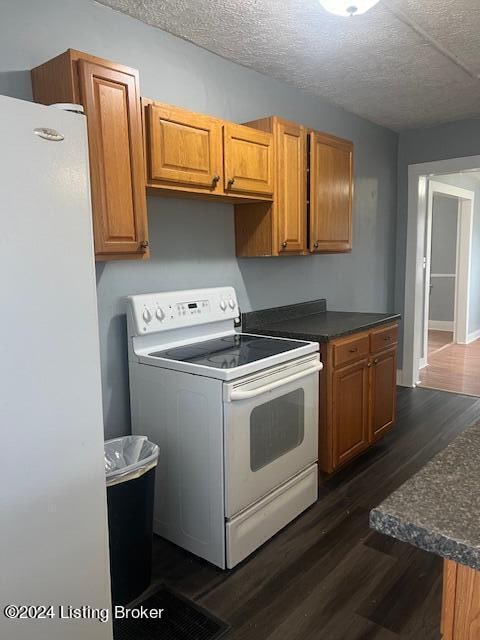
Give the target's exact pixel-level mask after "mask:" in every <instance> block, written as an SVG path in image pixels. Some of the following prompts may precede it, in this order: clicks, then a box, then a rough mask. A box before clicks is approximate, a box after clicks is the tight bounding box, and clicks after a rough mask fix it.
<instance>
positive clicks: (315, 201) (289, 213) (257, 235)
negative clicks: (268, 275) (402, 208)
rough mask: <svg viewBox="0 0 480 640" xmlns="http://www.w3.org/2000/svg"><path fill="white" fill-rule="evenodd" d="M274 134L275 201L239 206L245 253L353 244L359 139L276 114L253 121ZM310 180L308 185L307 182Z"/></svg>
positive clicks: (327, 249) (239, 242)
mask: <svg viewBox="0 0 480 640" xmlns="http://www.w3.org/2000/svg"><path fill="white" fill-rule="evenodd" d="M247 124H248V126H249V127H255V128H257V129H261V130H263V131H268V132H270V133H272V134H273V144H274V150H275V188H274V194H275V195H274V199H273V203H272V204H269V205H265V204H248V205H247V204H246V205H243V204H242V205H238V206H236V207H235V231H236V247H237V255H238V256H240V257H255V256H278V255H302V254H306V253H308V252H311V253H336V252H346V251H350V250H351V248H352V196H353V144H352V142H350V141H348V140H343V139H342V138H337V137H335V136H331V135H328V134H325V133H320V132H318V131H311V130H310V131H308V133H307V131H306V129H305V128H304V127H302V126H301V125H298V124H295V123H293V122H287V121H285V120H282V119H281V118H278V117H277V116H271V117H269V118H263V119H261V120H255V121H253V122H248V123H247ZM307 182H308V184H307Z"/></svg>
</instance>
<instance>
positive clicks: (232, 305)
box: [228, 298, 235, 309]
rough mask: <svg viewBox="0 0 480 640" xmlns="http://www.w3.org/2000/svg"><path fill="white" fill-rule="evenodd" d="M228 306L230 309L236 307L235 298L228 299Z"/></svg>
mask: <svg viewBox="0 0 480 640" xmlns="http://www.w3.org/2000/svg"><path fill="white" fill-rule="evenodd" d="M228 306H229V307H230V309H235V300H232V299H231V298H230V300H229V301H228Z"/></svg>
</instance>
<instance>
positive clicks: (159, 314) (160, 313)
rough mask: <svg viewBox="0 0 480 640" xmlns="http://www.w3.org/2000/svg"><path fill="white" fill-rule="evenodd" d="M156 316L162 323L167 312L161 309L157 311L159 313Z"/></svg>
mask: <svg viewBox="0 0 480 640" xmlns="http://www.w3.org/2000/svg"><path fill="white" fill-rule="evenodd" d="M155 315H156V316H157V320H160V322H161V321H162V320H163V319H164V318H165V312H164V311H163V309H160V307H159V308H158V309H157V313H156V314H155Z"/></svg>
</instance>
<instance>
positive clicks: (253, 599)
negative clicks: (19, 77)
mask: <svg viewBox="0 0 480 640" xmlns="http://www.w3.org/2000/svg"><path fill="white" fill-rule="evenodd" d="M479 416H480V400H478V399H476V398H470V397H468V396H461V395H455V394H451V393H443V392H441V391H432V390H430V389H407V388H399V390H398V421H397V425H396V428H395V429H393V430H392V432H391V433H389V434H388V435H387V436H386V437H385V439H384V440H382V441H381V442H379V443H378V445H377V446H376V447H374V448H373V449H372V450H371V451H370V452H368V453H366V454H365V455H364V456H362V457H361V458H360V459H359V460H358V461H357V462H356V463H354V464H352V465H351V466H349V467H348V468H346V469H344V470H343V471H341V472H339V473H338V474H336V475H335V476H334V477H332V478H330V479H329V480H327V481H326V482H325V483H324V484H323V485H322V486H321V488H320V499H319V501H318V502H316V503H315V504H314V505H313V506H312V507H311V508H310V509H308V510H307V511H306V512H305V513H304V514H303V515H301V516H300V517H298V518H297V519H296V520H295V521H294V522H292V523H291V524H290V525H289V526H287V527H286V528H285V529H283V530H282V531H281V532H280V533H278V534H277V535H276V536H275V537H274V538H273V539H272V540H270V541H269V542H268V543H267V544H265V545H264V546H263V547H261V548H260V549H259V550H258V551H257V552H256V553H254V554H253V555H252V556H251V557H250V558H249V559H248V560H247V561H245V562H243V563H242V564H240V565H239V566H238V567H236V568H235V569H233V570H232V571H221V570H220V569H217V568H216V567H213V566H212V565H209V564H208V563H207V562H204V561H202V560H200V559H199V558H196V557H195V556H193V555H191V554H189V553H187V552H186V551H182V550H181V549H179V548H178V547H176V546H174V545H172V544H170V543H168V542H166V541H165V540H162V539H161V538H158V537H155V544H154V561H153V579H154V583H153V585H152V591H154V590H155V589H156V588H157V586H158V584H159V583H160V582H163V581H165V582H166V583H168V584H169V585H171V587H173V588H174V589H176V590H178V591H179V592H180V593H182V594H184V595H185V596H187V597H190V598H192V599H193V600H195V601H196V602H198V603H199V604H200V605H201V606H203V607H206V608H207V609H208V610H210V611H211V612H212V613H213V614H215V615H217V616H218V617H220V618H221V619H223V620H225V621H226V622H228V623H229V624H230V625H231V626H232V630H231V631H230V632H229V633H228V634H227V636H226V639H227V638H228V640H319V639H320V638H321V639H322V640H366V639H367V638H368V639H373V638H374V639H375V640H438V638H439V637H440V602H441V596H442V560H441V559H440V558H439V557H437V556H434V555H433V554H430V553H426V552H424V551H421V550H419V549H416V548H414V547H411V546H410V545H407V544H404V543H402V542H398V541H396V540H393V539H391V538H388V537H386V536H383V535H382V534H380V533H376V532H374V531H372V530H371V529H370V528H369V526H368V513H369V511H370V509H371V508H372V507H374V506H376V505H378V504H379V503H380V502H381V501H382V500H383V499H384V498H386V497H387V496H388V495H389V494H390V493H391V492H392V491H394V490H395V489H396V488H397V487H398V486H399V485H400V484H401V483H402V482H404V481H405V480H406V479H407V478H409V477H410V476H411V475H412V474H414V473H415V472H416V471H418V470H419V469H420V468H421V467H423V465H424V464H425V463H426V462H427V461H428V460H430V459H431V458H432V457H433V456H434V455H435V454H436V453H438V452H439V451H441V450H442V449H443V448H444V447H445V446H446V445H447V444H448V443H449V442H450V441H451V440H452V439H453V438H454V437H455V436H456V435H457V434H458V433H460V432H461V431H462V430H463V429H464V428H465V427H467V426H468V425H471V424H474V423H475V422H477V421H478V419H479Z"/></svg>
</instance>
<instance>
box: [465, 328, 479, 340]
mask: <svg viewBox="0 0 480 640" xmlns="http://www.w3.org/2000/svg"><path fill="white" fill-rule="evenodd" d="M479 338H480V329H477V330H476V331H472V333H469V334H468V336H467V344H470V342H475V340H478V339H479Z"/></svg>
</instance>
